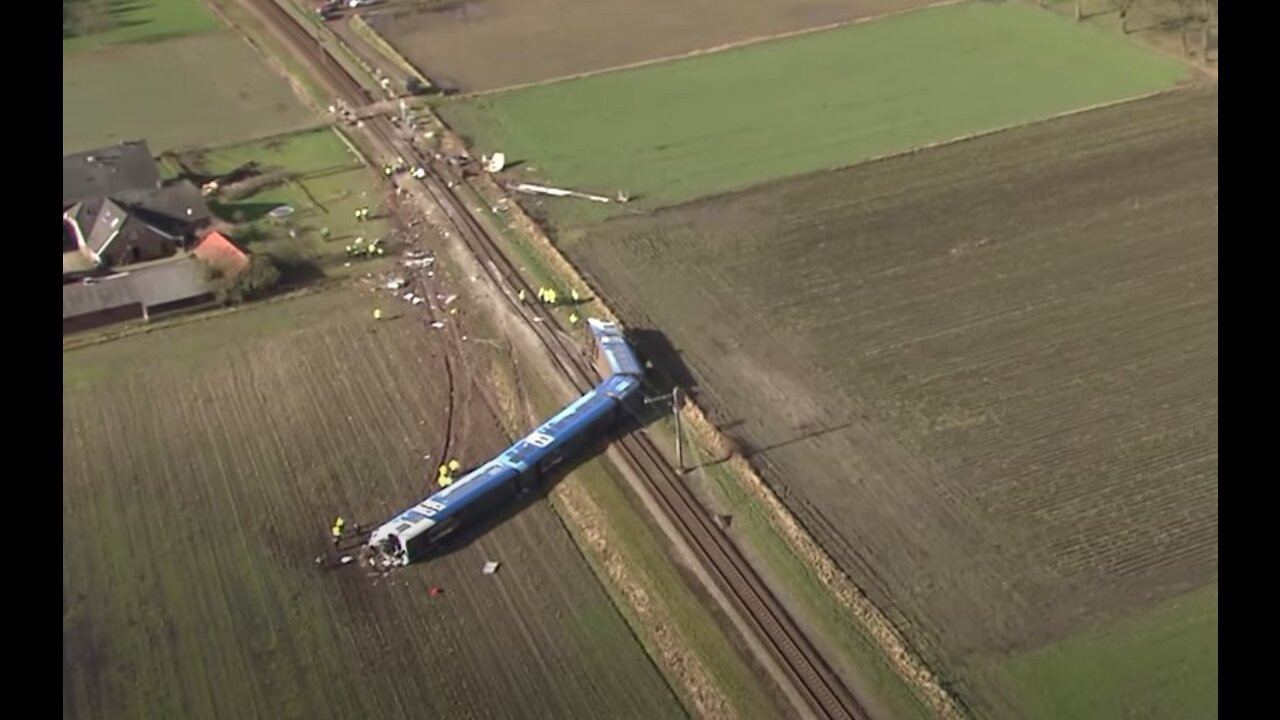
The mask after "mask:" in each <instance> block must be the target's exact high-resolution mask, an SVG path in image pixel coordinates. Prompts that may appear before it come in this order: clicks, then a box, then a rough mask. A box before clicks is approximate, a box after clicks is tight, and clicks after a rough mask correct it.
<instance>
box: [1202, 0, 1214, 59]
mask: <svg viewBox="0 0 1280 720" xmlns="http://www.w3.org/2000/svg"><path fill="white" fill-rule="evenodd" d="M1200 11H1201V13H1203V14H1204V27H1203V28H1202V32H1201V35H1200V59H1201V60H1204V61H1205V62H1208V61H1209V30H1210V29H1211V28H1213V27H1215V26H1216V25H1217V24H1218V0H1213V2H1209V0H1200Z"/></svg>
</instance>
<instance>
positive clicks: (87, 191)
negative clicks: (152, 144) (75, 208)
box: [62, 140, 161, 209]
mask: <svg viewBox="0 0 1280 720" xmlns="http://www.w3.org/2000/svg"><path fill="white" fill-rule="evenodd" d="M160 185H161V183H160V169H159V167H157V166H156V161H155V158H153V157H151V149H150V148H149V147H147V141H145V140H134V141H130V142H126V143H121V144H120V145H114V146H112V147H105V148H98V149H96V150H89V151H87V152H82V153H74V154H72V155H66V156H64V157H63V158H62V207H63V208H64V209H65V208H68V207H70V206H72V205H74V204H76V203H78V202H81V201H84V200H88V199H89V198H93V197H102V196H106V195H114V194H115V193H119V192H122V191H128V190H155V189H157V188H159V187H160Z"/></svg>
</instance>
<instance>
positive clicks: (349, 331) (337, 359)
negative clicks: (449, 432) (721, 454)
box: [63, 289, 684, 719]
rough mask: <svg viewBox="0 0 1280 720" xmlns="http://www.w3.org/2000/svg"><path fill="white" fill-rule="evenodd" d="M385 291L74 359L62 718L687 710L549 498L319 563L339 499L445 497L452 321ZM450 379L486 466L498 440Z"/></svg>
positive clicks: (304, 303) (374, 504) (68, 428)
mask: <svg viewBox="0 0 1280 720" xmlns="http://www.w3.org/2000/svg"><path fill="white" fill-rule="evenodd" d="M367 298H368V295H367V293H364V294H357V293H355V292H354V291H349V290H344V289H337V290H330V291H327V292H325V293H324V294H321V295H315V296H311V297H307V298H302V299H295V300H288V301H282V302H279V303H274V304H270V305H265V306H260V307H255V308H252V309H247V310H245V311H243V312H241V313H237V314H235V315H232V316H228V317H223V318H215V319H210V320H206V321H202V322H197V323H194V324H191V325H187V326H183V327H178V328H172V329H169V330H165V331H161V332H155V333H151V334H147V335H140V336H136V337H132V338H127V339H123V340H117V341H114V342H111V343H107V344H103V345H99V346H96V347H90V348H87V349H81V350H76V351H73V352H70V353H68V354H67V355H66V356H65V358H64V362H65V366H64V367H65V369H64V397H63V414H64V421H63V422H64V425H63V432H64V445H63V463H64V470H63V494H64V504H63V545H64V551H63V578H64V580H63V582H64V585H63V594H64V608H63V612H64V623H63V624H64V647H63V655H64V705H63V716H64V717H68V718H77V717H80V718H84V717H112V718H122V717H173V718H179V717H180V718H267V717H278V718H285V717H293V718H296V717H308V718H376V717H485V718H521V719H523V718H531V717H632V718H646V719H647V718H658V717H680V716H683V714H684V713H683V710H682V709H681V707H680V705H679V703H678V702H677V701H676V699H675V697H674V696H673V694H672V693H671V691H670V689H669V688H668V687H667V685H666V683H665V682H664V680H663V678H662V677H661V675H660V674H659V673H658V671H657V670H656V669H655V667H654V666H653V664H652V663H651V662H650V660H649V658H648V657H647V656H646V654H645V652H644V650H643V649H642V648H641V646H640V645H639V644H638V642H637V641H636V640H635V638H634V637H633V635H632V634H631V632H630V630H629V628H628V627H627V625H626V623H625V622H624V621H623V619H622V618H621V616H620V615H619V614H618V612H617V611H616V609H615V608H614V606H613V605H612V604H611V602H610V600H609V598H608V596H607V595H606V593H605V592H604V590H603V588H601V587H600V585H599V584H598V583H597V581H596V579H595V577H594V575H593V574H592V572H591V570H590V568H589V567H588V566H587V564H586V562H585V561H584V560H583V558H582V557H581V556H580V555H579V553H578V550H577V549H576V547H575V546H574V544H573V542H572V540H571V538H570V537H569V535H568V533H567V532H566V530H565V529H564V528H563V527H562V526H561V524H560V522H559V520H558V519H557V517H556V516H555V515H554V514H553V513H552V512H551V510H550V509H549V508H548V507H547V505H546V504H545V503H544V502H538V503H535V504H533V505H531V506H529V507H527V508H526V509H525V510H524V511H522V512H520V513H519V514H518V515H516V516H515V517H514V518H513V519H511V520H509V521H507V522H504V523H502V524H500V525H498V526H497V527H496V528H495V529H493V530H492V531H491V532H488V533H487V534H484V535H482V536H480V537H479V538H478V539H477V540H475V541H474V542H473V543H472V544H470V545H468V546H466V547H465V548H463V549H461V550H459V551H457V552H455V553H453V554H450V555H447V556H445V557H443V558H441V559H439V560H436V561H433V562H431V563H429V564H426V565H424V566H422V567H414V568H408V569H405V570H403V571H401V572H399V573H397V574H393V575H392V576H391V578H392V581H391V582H388V581H387V580H385V579H376V578H371V577H368V576H367V575H366V573H365V571H364V570H363V569H361V568H358V567H355V566H354V565H348V566H345V567H340V568H337V569H334V570H329V571H325V570H321V569H319V568H317V567H315V566H314V565H313V562H312V560H313V557H314V556H315V555H316V554H318V553H321V552H325V551H326V549H327V547H328V543H327V541H326V529H327V526H328V523H329V522H331V521H332V519H333V516H335V515H338V514H342V515H344V516H345V517H346V518H347V519H348V522H349V523H350V522H352V521H360V522H363V523H366V524H369V523H374V522H379V521H381V520H383V519H385V518H386V517H387V516H388V515H389V514H391V513H392V512H395V511H396V510H398V509H400V508H401V507H403V506H404V505H405V504H406V503H408V502H412V501H413V500H415V499H417V498H419V497H420V496H421V495H422V494H424V493H425V492H426V491H427V480H428V478H429V477H431V476H433V474H434V469H435V466H436V464H437V463H438V462H439V459H438V458H437V457H436V456H435V454H436V453H439V452H440V446H441V445H442V443H443V437H444V433H445V425H446V423H447V421H448V412H447V407H448V402H447V398H448V393H449V387H448V384H447V383H446V381H445V373H444V370H443V366H442V360H441V353H443V352H445V351H446V348H445V346H444V343H445V340H444V338H445V337H446V333H445V332H438V331H432V330H429V329H426V328H425V327H424V325H423V323H422V322H421V321H420V319H418V318H414V317H413V316H412V315H411V314H408V313H406V316H405V317H402V318H400V319H397V320H393V321H390V322H387V321H384V322H382V323H379V324H377V325H376V327H375V325H374V323H372V321H370V320H369V319H368V317H367V313H368V312H369V310H368V305H369V302H368V299H367ZM457 374H458V373H455V375H457ZM456 393H457V394H456V398H455V400H456V407H457V408H459V410H458V411H457V412H455V413H454V415H453V423H454V431H453V437H454V438H455V446H456V447H455V452H454V453H452V454H455V455H456V456H457V457H459V458H460V459H462V460H463V462H464V463H474V462H480V461H483V460H485V459H487V458H488V457H489V456H490V455H491V454H492V453H493V452H494V451H496V450H499V449H501V447H502V446H503V445H502V444H503V441H504V437H503V436H502V434H501V432H500V430H499V428H498V425H497V423H496V421H495V420H494V418H493V417H492V416H491V415H489V413H488V411H487V410H486V409H485V407H484V405H483V403H482V400H481V398H480V396H479V395H478V394H477V393H476V392H473V391H472V389H471V387H470V386H468V385H467V384H466V383H465V382H460V383H459V386H458V387H457V388H456ZM459 443H461V444H460V446H458V444H459ZM427 454H431V455H432V457H431V458H430V459H426V458H424V457H423V456H424V455H427ZM490 559H493V560H499V561H501V562H502V563H503V564H502V566H501V568H500V570H499V572H498V573H497V574H496V575H493V576H490V577H486V576H483V575H482V574H481V572H480V569H481V566H482V565H483V564H484V562H485V561H486V560H490ZM432 585H436V586H439V587H441V588H443V589H444V594H443V595H441V596H439V597H436V598H432V597H430V596H429V594H428V588H429V587H430V586H432Z"/></svg>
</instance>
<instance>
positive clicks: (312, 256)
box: [183, 128, 387, 276]
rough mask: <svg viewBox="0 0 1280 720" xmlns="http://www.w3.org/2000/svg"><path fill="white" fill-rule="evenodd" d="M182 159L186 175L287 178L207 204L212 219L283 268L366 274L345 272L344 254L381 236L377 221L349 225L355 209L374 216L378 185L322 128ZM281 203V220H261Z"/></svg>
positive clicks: (359, 267) (357, 268) (361, 267)
mask: <svg viewBox="0 0 1280 720" xmlns="http://www.w3.org/2000/svg"><path fill="white" fill-rule="evenodd" d="M183 159H184V162H186V163H187V164H188V165H189V166H191V167H192V169H193V170H197V171H201V172H207V173H210V174H218V173H225V172H229V171H231V170H233V169H235V168H237V167H240V166H241V165H244V164H245V163H248V162H257V163H258V164H259V166H260V168H261V169H262V171H263V172H266V173H271V172H276V171H281V172H284V173H287V174H288V175H289V176H290V177H292V178H293V180H291V181H289V182H285V183H282V184H275V185H272V186H269V187H267V188H265V189H263V190H262V191H261V192H258V193H255V194H253V195H249V196H246V197H243V198H238V199H236V200H232V201H228V202H224V203H217V202H215V203H214V204H213V210H214V212H215V213H216V214H217V215H218V216H219V217H221V218H223V219H224V220H227V221H228V222H233V223H236V224H239V225H242V226H244V227H245V228H247V232H245V233H244V234H243V236H242V237H240V238H237V239H240V240H242V241H244V242H246V243H247V244H248V245H249V247H250V249H251V250H253V251H255V252H266V253H268V254H270V255H272V256H273V257H275V258H276V259H277V260H278V261H281V262H283V263H285V264H289V263H308V264H314V265H316V266H318V267H317V268H316V269H319V270H321V271H323V273H324V274H326V275H330V276H340V275H345V274H350V273H352V272H365V271H366V270H368V267H367V266H366V265H367V264H366V263H364V262H356V263H353V264H352V266H351V267H350V268H347V267H344V264H345V262H346V261H347V257H346V251H345V249H344V248H345V247H346V245H347V244H348V243H350V242H352V241H353V240H354V238H356V237H360V236H363V237H365V238H366V239H368V240H372V239H373V238H376V237H382V236H384V235H385V234H386V232H387V225H386V223H385V222H383V221H382V220H379V219H376V218H375V219H372V220H370V221H368V222H357V221H356V219H355V210H356V208H358V207H363V206H368V207H370V208H371V210H373V211H374V214H375V215H376V214H377V206H378V203H377V200H376V198H377V189H378V180H377V178H376V177H375V176H374V175H373V173H372V172H371V171H370V170H369V169H368V168H367V167H366V166H365V165H364V164H363V163H361V161H360V159H359V158H357V157H356V156H355V154H354V153H352V152H351V150H350V149H349V148H348V147H347V145H346V144H345V143H343V141H342V139H341V138H339V137H338V135H337V133H335V132H334V131H333V130H331V129H329V128H321V129H318V130H308V131H305V132H301V133H296V134H292V135H283V136H279V137H275V138H270V139H267V140H261V141H255V142H251V143H243V144H239V145H232V146H228V147H222V148H214V149H210V150H201V151H196V152H193V153H186V154H183ZM281 205H289V206H291V207H292V208H293V209H294V213H293V214H292V215H290V216H289V217H288V218H285V219H284V220H277V219H274V218H272V217H271V216H270V215H268V214H267V213H268V212H269V211H270V210H271V209H273V208H276V207H279V206H281ZM324 228H327V229H328V236H327V238H326V237H325V234H324V233H323V232H322V229H324ZM290 231H293V233H294V235H292V236H291V235H290V234H289V232H290Z"/></svg>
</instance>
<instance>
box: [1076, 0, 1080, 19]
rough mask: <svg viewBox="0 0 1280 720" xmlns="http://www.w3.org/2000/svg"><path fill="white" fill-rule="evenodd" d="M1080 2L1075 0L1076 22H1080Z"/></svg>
mask: <svg viewBox="0 0 1280 720" xmlns="http://www.w3.org/2000/svg"><path fill="white" fill-rule="evenodd" d="M1080 17H1081V13H1080V0H1076V22H1080Z"/></svg>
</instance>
